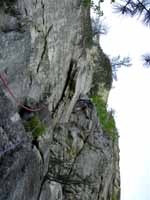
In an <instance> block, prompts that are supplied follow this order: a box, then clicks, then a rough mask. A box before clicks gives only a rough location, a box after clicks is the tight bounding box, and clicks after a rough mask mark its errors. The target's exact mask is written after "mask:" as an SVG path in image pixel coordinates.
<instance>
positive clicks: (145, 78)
mask: <svg viewBox="0 0 150 200" xmlns="http://www.w3.org/2000/svg"><path fill="white" fill-rule="evenodd" d="M116 1H117V0H116ZM110 5H111V4H110V2H109V1H108V0H105V3H103V6H102V9H103V11H104V14H105V16H107V17H105V18H106V19H105V21H106V23H107V24H108V26H109V32H108V34H107V35H106V36H101V37H100V44H101V46H102V48H103V50H104V52H105V53H106V54H108V55H110V56H117V55H121V56H130V57H131V58H132V64H133V65H132V67H130V68H125V67H122V68H121V69H119V71H118V73H117V77H118V81H115V82H114V83H113V88H112V90H111V92H110V95H109V106H110V107H112V108H113V109H114V110H115V119H116V124H117V128H118V130H119V135H120V138H119V146H120V172H121V200H149V199H150V156H149V151H150V117H149V116H150V92H149V91H150V89H149V87H150V68H149V69H147V68H144V67H143V66H142V62H141V55H143V54H144V53H147V52H150V47H149V35H150V28H148V27H145V26H144V25H142V23H141V22H139V20H137V19H135V18H128V17H123V16H119V15H118V14H112V9H111V6H110Z"/></svg>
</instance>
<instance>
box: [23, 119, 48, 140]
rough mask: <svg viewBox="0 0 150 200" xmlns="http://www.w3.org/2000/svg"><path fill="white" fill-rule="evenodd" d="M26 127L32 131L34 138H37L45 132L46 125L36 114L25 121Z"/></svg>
mask: <svg viewBox="0 0 150 200" xmlns="http://www.w3.org/2000/svg"><path fill="white" fill-rule="evenodd" d="M25 129H26V131H30V132H32V136H33V139H37V138H38V137H39V136H42V135H43V134H44V133H45V131H46V125H45V124H43V122H41V120H40V118H39V117H38V116H37V115H34V116H33V117H32V118H31V119H30V120H29V121H26V122H25Z"/></svg>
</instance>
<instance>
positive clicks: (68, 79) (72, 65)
mask: <svg viewBox="0 0 150 200" xmlns="http://www.w3.org/2000/svg"><path fill="white" fill-rule="evenodd" d="M76 66H77V61H75V60H73V59H71V61H70V65H69V70H68V72H67V77H66V82H65V85H64V88H63V90H62V94H61V97H60V99H59V101H58V103H57V104H56V106H55V108H54V109H53V116H54V114H55V113H56V111H57V110H58V108H59V105H60V104H61V102H62V101H63V98H64V97H65V92H66V90H67V87H68V86H69V83H70V82H71V81H73V80H72V79H73V78H74V76H75V73H76V70H75V69H76Z"/></svg>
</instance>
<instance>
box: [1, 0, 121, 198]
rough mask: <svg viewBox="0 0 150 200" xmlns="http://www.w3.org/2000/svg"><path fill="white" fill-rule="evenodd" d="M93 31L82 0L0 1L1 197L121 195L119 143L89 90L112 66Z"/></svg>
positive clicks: (104, 81) (104, 82)
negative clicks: (106, 128)
mask: <svg viewBox="0 0 150 200" xmlns="http://www.w3.org/2000/svg"><path fill="white" fill-rule="evenodd" d="M91 33H92V30H91V22H90V9H89V7H85V6H83V4H82V1H81V0H55V1H54V0H30V1H29V0H2V1H1V2H0V200H4V199H5V200H28V199H30V200H58V199H59V200H71V199H72V200H81V199H82V200H88V199H89V200H91V199H93V200H95V199H96V200H112V199H113V200H116V199H117V200H119V198H120V197H119V193H120V188H119V164H118V162H119V150H118V142H117V140H115V142H114V141H113V140H112V139H111V138H110V137H109V136H108V134H107V133H105V132H104V131H103V130H102V126H101V124H100V123H99V119H98V117H97V114H96V109H95V107H94V105H93V103H92V102H91V100H90V99H89V97H88V95H89V94H90V93H92V92H91V88H92V91H95V90H94V89H93V88H96V90H97V88H98V91H99V93H101V95H102V93H103V91H104V90H105V88H106V90H107V91H108V90H109V89H110V86H111V68H110V65H109V64H108V62H107V66H108V67H106V65H105V66H103V62H101V60H107V59H105V58H104V57H105V55H104V54H103V53H102V50H101V49H100V47H98V46H95V44H94V43H93V41H92V34H91ZM98 63H99V64H98ZM105 63H106V62H105ZM96 69H98V73H97V72H96V71H95V70H96ZM95 72H96V74H97V75H98V77H101V78H100V79H98V85H96V86H95V81H93V80H94V78H93V77H95ZM93 75H94V76H93ZM105 77H106V78H105ZM109 78H110V79H109ZM100 88H103V89H100ZM94 94H96V93H94ZM106 96H107V95H106ZM105 99H107V97H106V98H105Z"/></svg>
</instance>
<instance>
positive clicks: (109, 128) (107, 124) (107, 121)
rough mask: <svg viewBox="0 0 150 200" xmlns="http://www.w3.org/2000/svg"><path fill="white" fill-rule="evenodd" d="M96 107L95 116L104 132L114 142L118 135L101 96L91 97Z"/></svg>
mask: <svg viewBox="0 0 150 200" xmlns="http://www.w3.org/2000/svg"><path fill="white" fill-rule="evenodd" d="M91 98H92V101H93V103H94V104H95V106H96V110H97V114H98V117H99V120H100V123H101V126H102V129H103V130H104V132H106V133H107V134H108V135H109V136H110V137H111V139H112V140H113V141H114V140H115V139H116V137H117V135H118V133H117V129H116V124H115V120H114V117H113V115H112V112H109V111H107V105H106V103H105V102H104V101H103V99H102V97H101V96H93V97H91Z"/></svg>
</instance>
